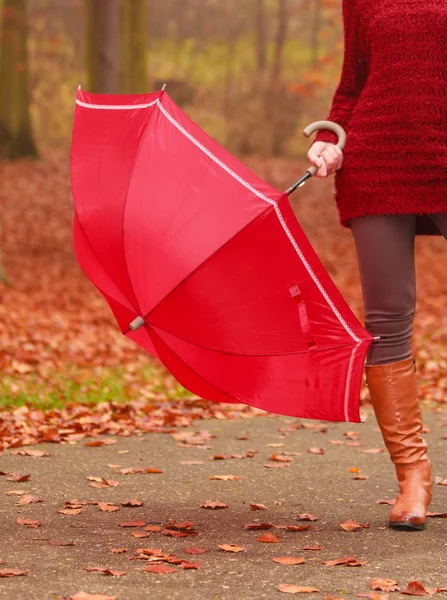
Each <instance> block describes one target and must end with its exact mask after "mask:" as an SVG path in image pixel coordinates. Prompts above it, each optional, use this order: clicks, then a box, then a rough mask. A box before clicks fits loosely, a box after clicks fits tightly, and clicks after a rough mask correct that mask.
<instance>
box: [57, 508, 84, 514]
mask: <svg viewBox="0 0 447 600" xmlns="http://www.w3.org/2000/svg"><path fill="white" fill-rule="evenodd" d="M83 510H84V509H83V508H61V509H60V510H58V511H57V512H58V513H61V515H79V513H81V512H82V511H83Z"/></svg>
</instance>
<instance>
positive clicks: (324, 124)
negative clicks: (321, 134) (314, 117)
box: [303, 121, 346, 177]
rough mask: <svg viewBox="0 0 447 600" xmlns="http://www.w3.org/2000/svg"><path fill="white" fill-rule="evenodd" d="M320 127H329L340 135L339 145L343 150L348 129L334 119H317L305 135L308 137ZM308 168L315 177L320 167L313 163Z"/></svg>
mask: <svg viewBox="0 0 447 600" xmlns="http://www.w3.org/2000/svg"><path fill="white" fill-rule="evenodd" d="M320 129H329V131H333V132H334V133H335V134H336V135H337V136H338V141H337V146H338V147H339V148H340V150H343V148H344V147H345V144H346V131H345V130H344V129H343V127H342V126H341V125H338V123H334V122H333V121H315V122H314V123H311V124H310V125H308V126H307V127H306V129H304V131H303V135H304V137H307V138H308V137H310V136H311V135H312V134H313V133H315V132H316V131H319V130H320ZM307 170H308V172H309V173H310V174H311V176H312V177H313V176H314V175H315V174H316V172H317V171H318V167H316V166H315V165H312V166H311V167H309V168H308V169H307Z"/></svg>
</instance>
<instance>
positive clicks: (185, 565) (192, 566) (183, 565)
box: [180, 560, 200, 569]
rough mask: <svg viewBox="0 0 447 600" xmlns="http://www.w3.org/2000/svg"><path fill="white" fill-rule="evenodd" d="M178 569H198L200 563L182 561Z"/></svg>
mask: <svg viewBox="0 0 447 600" xmlns="http://www.w3.org/2000/svg"><path fill="white" fill-rule="evenodd" d="M180 567H181V568H182V569H200V563H198V562H189V560H183V561H182V562H181V563H180Z"/></svg>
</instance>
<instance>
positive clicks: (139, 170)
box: [71, 91, 372, 422]
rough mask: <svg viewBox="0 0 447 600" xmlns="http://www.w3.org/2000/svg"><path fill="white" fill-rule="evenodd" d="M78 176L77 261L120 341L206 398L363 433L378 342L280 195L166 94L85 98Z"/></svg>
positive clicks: (75, 156) (80, 100)
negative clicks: (347, 424)
mask: <svg viewBox="0 0 447 600" xmlns="http://www.w3.org/2000/svg"><path fill="white" fill-rule="evenodd" d="M71 171H72V187H73V196H74V202H75V217H74V247H75V252H76V256H77V259H78V261H79V263H80V265H81V268H82V269H83V271H84V272H85V274H86V275H87V276H88V277H89V278H90V279H91V280H92V282H93V283H94V284H95V286H96V287H97V288H98V289H99V290H100V292H101V293H102V294H103V295H104V297H105V298H106V300H107V301H108V303H109V304H110V307H111V309H112V311H113V313H114V315H115V317H116V319H117V321H118V323H119V326H120V328H121V331H122V332H123V334H125V335H126V336H127V337H129V338H130V339H132V340H133V341H134V342H136V343H137V344H139V345H140V346H142V347H143V348H144V349H146V350H147V351H148V352H149V353H150V354H152V356H154V357H156V358H158V359H160V360H161V362H162V363H163V364H164V365H165V367H166V368H167V369H168V370H169V371H170V372H171V373H172V374H173V375H174V377H176V378H177V380H178V381H179V382H180V383H181V384H182V385H184V386H185V387H186V388H187V389H189V390H190V391H192V392H193V393H195V394H197V395H199V396H201V397H203V398H206V399H209V400H215V401H223V402H242V403H246V404H249V405H251V406H255V407H258V408H262V409H265V410H267V411H270V412H274V413H280V414H285V415H292V416H298V417H307V418H312V419H323V420H328V421H355V422H358V421H359V408H358V407H359V395H360V393H359V392H360V383H361V377H362V372H363V365H364V361H365V355H366V351H367V349H368V346H369V345H370V343H371V341H372V337H371V336H370V334H369V333H367V332H366V331H365V330H364V329H363V327H362V326H361V324H360V323H359V321H358V320H357V318H356V317H355V316H354V314H353V313H352V312H351V310H350V309H349V307H348V305H347V304H346V302H345V301H344V299H343V297H342V296H341V294H340V293H339V292H338V290H337V288H336V287H335V285H334V283H333V282H332V280H331V279H330V277H329V275H328V274H327V272H326V271H325V269H324V267H323V265H322V264H321V262H320V260H319V259H318V257H317V255H316V254H315V252H314V250H313V248H312V247H311V245H310V243H309V241H308V240H307V238H306V236H305V234H304V232H303V230H302V229H301V227H300V225H299V224H298V222H297V220H296V218H295V216H294V214H293V211H292V209H291V207H290V204H289V200H288V194H287V193H286V192H281V191H278V190H276V189H275V188H273V187H272V186H270V185H269V184H267V183H266V182H265V181H263V180H262V179H260V178H259V177H257V176H256V175H255V174H253V173H252V172H251V171H250V170H249V169H248V168H247V167H245V166H244V165H243V164H242V163H241V162H240V161H239V160H237V159H236V158H234V157H233V156H232V155H231V154H229V153H228V152H227V151H226V150H224V149H223V148H222V147H221V146H220V145H219V144H217V143H216V142H215V141H214V140H212V139H211V138H210V137H209V136H208V135H207V134H206V133H204V132H203V131H202V130H201V129H200V128H199V127H198V126H197V125H196V124H195V123H194V122H193V121H191V119H189V118H188V117H187V116H186V115H185V113H184V112H182V111H181V110H180V108H179V107H178V106H176V104H174V102H173V101H172V100H171V99H170V98H169V96H168V95H167V93H166V92H163V91H161V92H157V93H153V94H145V95H99V94H89V93H86V92H84V91H79V92H78V96H77V100H76V109H75V116H74V129H73V141H72V156H71ZM310 176H311V174H310V173H307V174H306V175H305V176H304V178H302V179H301V180H300V181H301V182H302V181H303V180H304V179H306V178H307V177H310ZM297 183H299V182H297ZM289 191H290V190H288V192H289Z"/></svg>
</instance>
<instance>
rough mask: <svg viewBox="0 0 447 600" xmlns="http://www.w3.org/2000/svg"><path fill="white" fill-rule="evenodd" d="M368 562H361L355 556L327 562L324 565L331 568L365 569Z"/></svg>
mask: <svg viewBox="0 0 447 600" xmlns="http://www.w3.org/2000/svg"><path fill="white" fill-rule="evenodd" d="M366 563H367V561H366V560H363V561H359V560H357V559H356V558H355V556H346V557H345V558H336V559H334V560H327V561H325V562H323V563H322V564H323V565H328V566H329V567H337V566H339V565H345V566H346V567H364V566H365V565H366Z"/></svg>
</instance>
